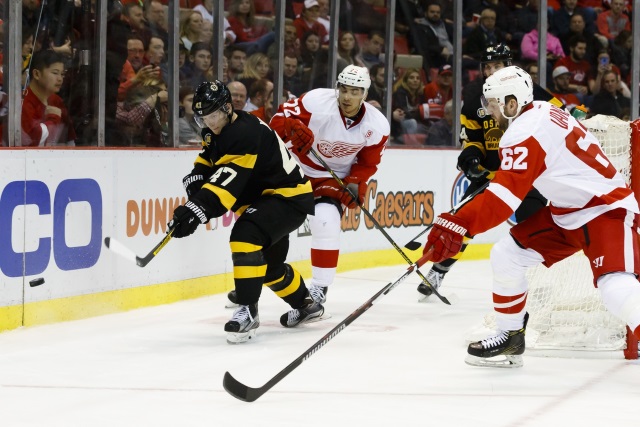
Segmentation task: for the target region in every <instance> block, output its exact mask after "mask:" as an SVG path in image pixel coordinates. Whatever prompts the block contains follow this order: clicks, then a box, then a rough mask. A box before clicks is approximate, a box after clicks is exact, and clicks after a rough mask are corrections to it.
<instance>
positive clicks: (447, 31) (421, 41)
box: [412, 1, 453, 70]
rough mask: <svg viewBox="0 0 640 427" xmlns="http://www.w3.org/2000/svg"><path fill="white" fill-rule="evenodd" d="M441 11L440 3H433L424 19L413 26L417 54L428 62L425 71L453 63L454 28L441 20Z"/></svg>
mask: <svg viewBox="0 0 640 427" xmlns="http://www.w3.org/2000/svg"><path fill="white" fill-rule="evenodd" d="M441 10H442V8H441V6H440V3H438V2H436V1H431V2H430V3H428V5H427V7H426V9H425V15H424V17H423V18H420V19H417V20H416V21H414V22H413V24H412V25H413V26H414V31H412V34H415V35H416V36H417V38H416V39H415V40H413V43H414V46H415V48H416V50H417V52H418V53H419V54H420V55H422V57H423V58H425V60H426V63H427V66H425V70H427V69H429V68H439V67H440V66H442V65H444V64H448V63H451V55H452V54H453V44H452V43H451V40H452V37H453V27H452V26H451V25H449V24H446V23H445V22H444V21H443V20H442V19H441V17H440V12H441Z"/></svg>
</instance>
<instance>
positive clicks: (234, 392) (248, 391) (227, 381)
mask: <svg viewBox="0 0 640 427" xmlns="http://www.w3.org/2000/svg"><path fill="white" fill-rule="evenodd" d="M432 254H433V248H432V249H431V250H429V251H428V252H427V253H426V254H425V255H423V256H422V258H420V259H419V260H418V261H416V262H415V263H413V264H411V265H410V266H409V268H407V270H406V271H405V272H404V273H403V274H402V276H400V277H399V278H398V279H396V281H395V282H391V283H388V284H387V285H386V286H385V287H384V288H382V289H380V290H379V291H378V292H377V293H376V294H375V295H374V296H372V297H371V298H369V299H368V300H367V301H365V303H364V304H362V305H361V306H360V307H358V308H357V309H356V310H355V311H354V312H353V313H351V314H350V315H349V316H347V317H346V318H345V319H344V320H343V321H342V322H340V323H339V324H337V325H336V326H335V327H334V328H333V329H331V330H330V331H329V332H327V333H326V334H325V335H324V336H323V337H322V338H320V339H319V340H318V341H317V342H316V343H315V344H313V345H312V346H311V347H309V348H308V349H307V350H306V351H305V352H304V353H302V354H301V355H300V356H298V358H297V359H296V360H294V361H293V362H291V363H290V364H289V365H288V366H287V367H286V368H284V369H283V370H281V371H280V372H278V373H277V374H276V375H275V376H274V377H273V378H271V379H270V380H269V381H267V383H266V384H264V385H263V386H262V387H257V388H253V387H249V386H246V385H244V384H242V383H241V382H240V381H238V380H236V379H235V378H233V376H232V375H231V374H230V373H229V372H225V374H224V380H223V381H222V386H223V387H224V389H225V390H226V391H227V393H229V394H230V395H231V396H233V397H235V398H236V399H240V400H242V401H244V402H253V401H255V400H257V399H258V398H259V397H260V396H262V395H263V394H265V393H266V392H267V391H269V390H270V389H271V387H273V386H274V385H276V384H278V383H279V382H280V381H281V380H282V379H283V378H284V377H286V376H287V375H289V374H290V373H291V372H293V370H294V369H296V368H297V367H298V366H300V365H302V362H305V361H306V360H307V359H308V358H310V357H311V356H313V355H314V354H315V353H316V352H317V351H318V350H320V349H321V348H322V347H323V346H324V345H325V344H326V343H328V342H329V341H331V340H332V339H333V338H335V337H336V335H338V334H339V333H340V332H342V331H343V330H344V329H345V328H346V327H347V326H349V325H350V324H351V323H352V322H353V321H354V320H356V319H357V318H358V317H360V316H362V315H363V314H364V312H365V311H367V310H369V309H370V308H371V306H372V305H373V303H374V302H375V301H376V300H377V299H378V298H380V297H381V296H383V295H386V294H388V293H389V292H391V290H392V289H393V288H395V287H396V286H398V285H399V284H400V283H401V282H402V281H404V280H405V279H406V278H407V277H409V276H410V275H411V273H412V272H413V271H414V270H415V271H417V270H418V268H419V267H420V266H422V264H424V263H425V262H427V261H429V258H430V257H431V255H432Z"/></svg>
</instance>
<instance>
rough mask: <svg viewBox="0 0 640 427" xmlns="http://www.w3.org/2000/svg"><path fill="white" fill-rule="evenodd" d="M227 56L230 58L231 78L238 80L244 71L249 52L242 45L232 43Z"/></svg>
mask: <svg viewBox="0 0 640 427" xmlns="http://www.w3.org/2000/svg"><path fill="white" fill-rule="evenodd" d="M227 57H228V58H229V80H230V81H234V80H237V79H238V76H239V75H240V74H242V73H244V66H245V64H246V62H247V53H246V52H245V50H244V49H243V48H242V47H240V46H236V45H231V46H229V48H227Z"/></svg>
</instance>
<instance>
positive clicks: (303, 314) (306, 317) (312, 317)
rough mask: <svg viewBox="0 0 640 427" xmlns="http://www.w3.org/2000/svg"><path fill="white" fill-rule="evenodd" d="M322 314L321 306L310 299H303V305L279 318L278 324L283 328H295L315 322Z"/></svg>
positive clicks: (309, 297)
mask: <svg viewBox="0 0 640 427" xmlns="http://www.w3.org/2000/svg"><path fill="white" fill-rule="evenodd" d="M323 314H324V307H323V306H322V304H320V303H318V302H316V301H314V300H313V298H311V295H309V296H307V298H305V305H304V306H302V307H301V308H294V309H292V310H289V311H288V312H286V313H285V314H283V315H282V316H280V324H281V325H282V326H284V327H285V328H295V327H296V326H298V325H300V324H302V323H309V322H317V321H318V320H320V318H321V317H322V315H323Z"/></svg>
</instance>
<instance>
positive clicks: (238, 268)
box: [233, 264, 267, 279]
mask: <svg viewBox="0 0 640 427" xmlns="http://www.w3.org/2000/svg"><path fill="white" fill-rule="evenodd" d="M266 273H267V264H265V265H257V266H256V265H234V266H233V278H234V279H255V278H256V277H264V275H265V274H266Z"/></svg>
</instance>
